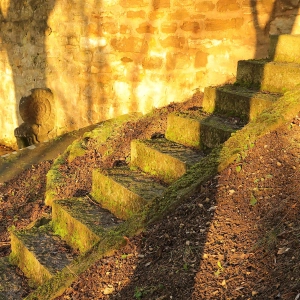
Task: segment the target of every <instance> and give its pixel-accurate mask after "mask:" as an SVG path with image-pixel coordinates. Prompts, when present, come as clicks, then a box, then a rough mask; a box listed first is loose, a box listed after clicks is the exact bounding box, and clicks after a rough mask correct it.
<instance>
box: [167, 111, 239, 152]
mask: <svg viewBox="0 0 300 300" xmlns="http://www.w3.org/2000/svg"><path fill="white" fill-rule="evenodd" d="M241 127H242V126H239V125H237V124H236V119H233V118H231V119H230V118H227V119H225V118H221V117H218V116H214V115H208V114H205V113H203V112H201V111H199V110H197V111H187V112H176V113H172V114H169V115H168V122H167V130H166V138H167V139H168V140H170V141H172V142H175V143H179V144H182V145H185V146H187V147H194V148H198V149H202V150H206V149H211V148H214V147H216V146H218V145H220V144H222V143H224V142H225V141H226V140H227V139H228V138H230V136H231V134H232V133H234V132H235V131H237V130H238V129H240V128H241Z"/></svg>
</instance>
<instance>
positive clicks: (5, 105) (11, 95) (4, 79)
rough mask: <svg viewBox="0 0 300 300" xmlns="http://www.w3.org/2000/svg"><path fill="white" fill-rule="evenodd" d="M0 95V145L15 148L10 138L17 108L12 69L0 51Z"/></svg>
mask: <svg viewBox="0 0 300 300" xmlns="http://www.w3.org/2000/svg"><path fill="white" fill-rule="evenodd" d="M0 70H1V71H0V95H1V99H0V100H2V101H1V118H0V126H1V136H0V144H4V145H9V146H12V147H16V142H15V140H14V138H13V137H12V132H11V130H12V128H15V127H17V125H18V118H17V107H16V99H15V90H14V83H13V80H12V69H11V66H10V64H9V60H8V57H7V53H6V51H0Z"/></svg>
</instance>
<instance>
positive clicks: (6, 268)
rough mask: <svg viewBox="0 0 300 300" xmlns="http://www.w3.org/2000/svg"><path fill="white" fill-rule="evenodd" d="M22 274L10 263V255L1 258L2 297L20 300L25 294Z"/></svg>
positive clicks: (0, 297)
mask: <svg viewBox="0 0 300 300" xmlns="http://www.w3.org/2000/svg"><path fill="white" fill-rule="evenodd" d="M22 277H23V276H22V275H20V274H18V272H17V267H16V266H13V265H11V264H10V263H9V259H8V257H1V258H0V299H1V300H2V299H3V300H4V299H5V300H18V299H22V298H23V296H24V289H23V285H22V284H23V279H22Z"/></svg>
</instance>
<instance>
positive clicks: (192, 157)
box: [139, 138, 205, 166]
mask: <svg viewBox="0 0 300 300" xmlns="http://www.w3.org/2000/svg"><path fill="white" fill-rule="evenodd" d="M139 142H141V143H143V144H145V145H146V146H147V147H150V148H152V149H154V150H156V151H159V152H161V153H163V154H167V155H169V156H172V157H174V158H176V159H178V160H180V161H182V162H185V163H186V164H187V165H190V166H191V165H194V164H196V163H197V162H199V160H200V159H201V158H203V157H204V156H205V155H204V153H203V152H201V151H197V150H193V149H191V148H188V147H186V146H183V145H180V144H178V143H174V142H171V141H169V140H167V139H165V138H158V139H152V140H139Z"/></svg>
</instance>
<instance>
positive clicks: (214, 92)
mask: <svg viewBox="0 0 300 300" xmlns="http://www.w3.org/2000/svg"><path fill="white" fill-rule="evenodd" d="M280 96H281V94H279V93H269V92H261V91H258V90H250V89H247V88H245V87H242V86H238V85H231V84H227V85H224V86H220V87H207V88H205V91H204V97H203V103H202V106H203V110H204V111H205V112H208V113H216V114H220V115H224V116H232V117H239V118H240V119H241V120H242V121H244V122H249V121H251V120H253V119H255V118H256V116H257V115H259V114H260V113H261V112H262V111H263V110H264V109H266V108H268V107H269V106H270V105H272V104H273V103H274V102H275V101H276V100H278V99H279V97H280Z"/></svg>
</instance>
